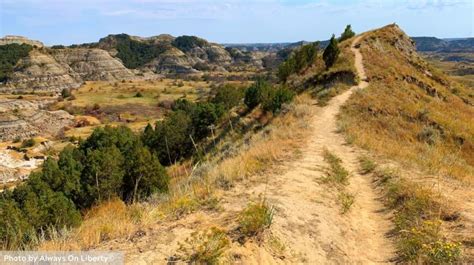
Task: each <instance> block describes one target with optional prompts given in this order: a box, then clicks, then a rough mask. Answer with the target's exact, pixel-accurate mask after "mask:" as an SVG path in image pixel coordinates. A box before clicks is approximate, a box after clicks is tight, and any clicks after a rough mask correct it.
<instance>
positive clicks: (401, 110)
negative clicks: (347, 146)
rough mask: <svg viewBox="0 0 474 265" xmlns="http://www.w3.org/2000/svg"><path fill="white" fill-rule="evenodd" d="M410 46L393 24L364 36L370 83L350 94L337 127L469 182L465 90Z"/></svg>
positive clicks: (473, 144) (469, 113)
mask: <svg viewBox="0 0 474 265" xmlns="http://www.w3.org/2000/svg"><path fill="white" fill-rule="evenodd" d="M411 49H412V46H411V43H410V41H409V39H408V37H406V35H404V34H403V33H402V32H401V31H400V30H399V29H398V28H396V27H393V26H387V27H385V28H382V29H380V30H376V31H373V32H370V33H367V34H366V35H365V36H364V39H363V40H362V42H361V52H362V55H363V56H364V65H365V67H366V72H367V75H368V79H369V81H370V86H369V87H368V88H366V89H364V90H362V91H357V92H356V93H355V94H354V95H353V96H352V97H351V98H350V99H349V101H348V103H347V104H346V106H345V107H344V108H343V110H342V113H341V115H340V129H341V131H343V132H344V133H345V134H346V135H347V139H349V141H350V142H353V143H355V144H357V145H360V146H362V147H363V148H366V149H369V150H373V151H376V152H377V153H379V154H383V155H385V156H387V157H390V158H394V159H397V160H399V161H402V162H405V163H407V164H410V165H413V164H415V165H418V166H420V167H421V168H422V169H425V170H427V171H428V172H429V173H436V174H441V175H443V176H447V177H454V178H457V179H461V180H465V181H471V182H472V181H474V179H473V178H472V176H474V123H473V122H472V120H473V118H474V108H473V107H472V105H469V104H472V98H470V97H469V96H468V95H469V91H468V90H467V89H466V88H464V87H463V86H462V85H460V84H458V83H455V82H452V81H451V80H449V79H448V78H447V77H446V76H445V75H444V74H442V73H441V72H440V71H438V70H436V69H434V68H432V67H431V66H430V65H428V64H427V63H426V62H424V61H423V60H422V59H421V58H420V57H418V56H416V55H415V54H414V53H413V50H411ZM469 102H470V103H469Z"/></svg>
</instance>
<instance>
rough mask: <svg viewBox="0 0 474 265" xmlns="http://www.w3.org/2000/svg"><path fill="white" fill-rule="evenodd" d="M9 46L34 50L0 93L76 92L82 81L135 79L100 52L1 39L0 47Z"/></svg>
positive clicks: (16, 39) (5, 83) (18, 38)
mask: <svg viewBox="0 0 474 265" xmlns="http://www.w3.org/2000/svg"><path fill="white" fill-rule="evenodd" d="M12 43H18V44H29V45H35V46H34V47H35V48H33V49H32V50H31V51H30V52H29V54H28V56H26V57H24V58H22V59H20V60H19V61H18V62H17V63H16V65H14V69H13V73H12V74H11V75H10V76H9V77H8V79H7V80H6V81H5V82H4V83H0V93H31V92H41V93H44V92H47V93H59V92H61V91H62V90H63V89H74V88H78V87H79V86H81V85H82V84H83V83H84V82H85V81H98V80H101V81H116V80H123V79H127V80H129V79H134V78H136V75H135V74H134V73H133V72H132V71H131V70H129V69H127V68H126V67H125V66H124V65H123V64H122V62H121V61H120V60H119V59H117V58H114V57H112V56H111V55H110V54H109V53H108V52H107V51H105V50H102V49H96V48H63V49H50V48H46V47H43V45H42V44H41V43H37V42H36V41H31V40H28V39H26V38H24V37H10V36H9V37H5V38H2V39H0V45H7V44H12ZM40 44H41V45H40Z"/></svg>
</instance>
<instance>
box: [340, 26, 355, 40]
mask: <svg viewBox="0 0 474 265" xmlns="http://www.w3.org/2000/svg"><path fill="white" fill-rule="evenodd" d="M354 36H355V32H354V31H352V27H351V25H347V26H346V28H345V29H344V32H343V33H342V34H341V37H339V42H342V41H344V40H347V39H350V38H352V37H354Z"/></svg>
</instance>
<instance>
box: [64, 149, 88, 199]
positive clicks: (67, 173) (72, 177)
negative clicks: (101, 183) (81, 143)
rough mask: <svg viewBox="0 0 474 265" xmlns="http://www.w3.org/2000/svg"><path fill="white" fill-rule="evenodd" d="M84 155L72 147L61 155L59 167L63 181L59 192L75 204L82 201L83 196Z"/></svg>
mask: <svg viewBox="0 0 474 265" xmlns="http://www.w3.org/2000/svg"><path fill="white" fill-rule="evenodd" d="M83 160H84V154H83V153H82V151H81V150H79V149H77V148H76V147H74V146H72V145H68V146H66V147H65V148H64V149H63V151H61V153H60V154H59V160H58V167H59V170H61V172H62V175H61V176H62V177H63V179H62V180H61V182H62V183H61V185H60V187H59V189H58V190H57V191H61V192H63V193H64V195H66V197H68V198H71V199H72V200H73V201H74V202H77V201H78V200H80V196H81V192H82V190H81V173H82V170H83V169H84V166H83V165H82V161H83Z"/></svg>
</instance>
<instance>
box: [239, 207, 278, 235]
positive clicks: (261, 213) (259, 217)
mask: <svg viewBox="0 0 474 265" xmlns="http://www.w3.org/2000/svg"><path fill="white" fill-rule="evenodd" d="M273 213H274V209H273V207H271V206H269V205H268V204H267V203H266V201H265V200H262V201H260V202H257V203H250V204H248V205H247V207H246V208H245V209H244V210H243V211H242V212H241V214H240V216H239V225H240V231H241V232H242V234H243V235H244V236H247V237H251V236H256V235H259V234H260V233H262V232H263V231H264V230H265V229H266V228H268V227H269V226H270V225H271V224H272V221H273Z"/></svg>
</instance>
